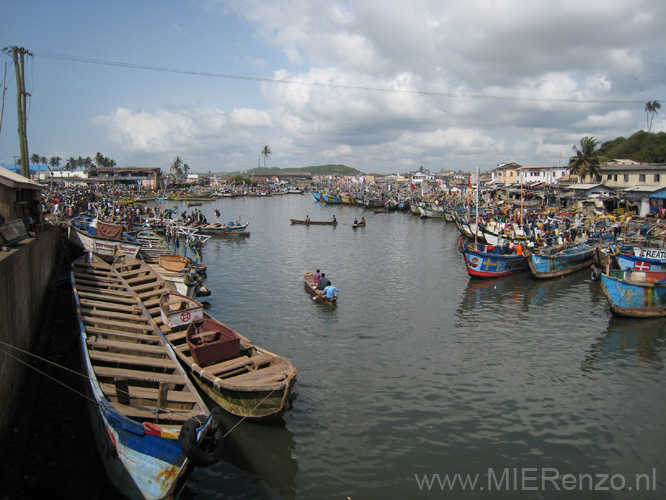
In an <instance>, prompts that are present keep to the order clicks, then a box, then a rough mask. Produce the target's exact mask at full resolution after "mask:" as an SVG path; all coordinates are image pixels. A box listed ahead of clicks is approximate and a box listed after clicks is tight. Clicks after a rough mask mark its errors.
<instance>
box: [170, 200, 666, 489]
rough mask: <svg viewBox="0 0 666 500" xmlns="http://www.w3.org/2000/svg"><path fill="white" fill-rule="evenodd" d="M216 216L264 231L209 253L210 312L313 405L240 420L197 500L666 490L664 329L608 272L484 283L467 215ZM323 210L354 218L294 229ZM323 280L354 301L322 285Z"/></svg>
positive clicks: (268, 204) (197, 478)
mask: <svg viewBox="0 0 666 500" xmlns="http://www.w3.org/2000/svg"><path fill="white" fill-rule="evenodd" d="M167 203H169V202H167ZM181 204H182V203H181ZM216 207H217V208H218V209H219V210H220V211H221V213H222V216H221V218H220V221H221V222H226V221H227V220H237V219H238V218H240V219H241V220H242V221H243V222H250V225H249V227H248V229H249V230H250V232H251V236H250V237H249V238H245V239H222V238H216V237H212V238H211V239H210V240H209V241H208V243H207V244H206V246H205V249H204V253H203V255H204V261H205V262H206V264H208V280H207V284H208V286H209V288H210V289H211V290H212V292H213V293H212V295H211V297H210V298H209V299H208V300H209V302H210V303H211V309H210V312H211V313H212V314H213V315H214V316H215V317H217V318H218V319H220V320H222V321H223V322H225V323H227V324H229V325H230V326H232V327H233V328H235V329H236V330H238V331H239V332H242V333H243V334H245V335H246V336H248V337H249V338H251V339H252V340H253V341H254V342H255V343H257V344H258V345H260V346H262V347H265V348H267V349H269V350H272V351H274V352H276V353H279V354H281V355H284V356H286V357H288V358H289V359H290V360H291V361H292V362H293V363H294V365H295V366H296V368H297V369H298V381H297V384H296V387H295V390H296V392H297V393H298V399H297V400H296V401H295V403H294V408H293V410H292V411H291V412H289V413H288V414H287V415H286V416H285V417H284V422H282V423H278V424H277V425H263V424H254V423H248V422H242V423H241V424H240V425H239V426H238V427H236V428H235V429H233V430H232V431H231V432H230V434H229V436H228V438H227V440H228V441H229V443H228V454H227V460H226V461H224V462H221V463H219V464H217V465H216V466H213V467H210V468H208V469H198V470H196V471H195V472H194V474H193V476H192V479H191V480H190V482H189V485H188V490H189V493H191V494H193V496H194V497H195V498H220V499H222V498H225V499H226V498H239V499H241V498H260V499H264V498H266V499H269V498H270V499H272V498H297V499H322V498H331V499H343V500H344V499H347V498H351V499H353V500H359V499H386V498H401V499H402V498H428V499H429V498H500V497H504V498H509V497H510V498H557V497H561V498H564V496H562V495H564V494H565V495H566V498H567V499H571V498H663V497H664V495H665V494H666V467H665V466H666V453H665V451H666V432H664V429H663V420H662V419H663V417H664V415H666V397H665V396H666V376H665V375H664V369H663V368H664V361H663V357H664V354H665V353H664V348H665V344H664V339H665V337H666V332H665V327H664V323H663V321H662V320H641V321H636V320H621V319H616V318H613V317H611V314H610V310H609V307H608V304H607V302H606V299H605V297H604V296H603V293H602V291H601V289H600V286H599V283H598V282H594V281H592V280H591V278H590V272H589V271H581V272H580V273H577V274H575V275H571V276H567V277H564V278H559V279H554V280H546V281H542V280H536V279H534V278H532V277H531V276H530V274H529V272H527V273H524V274H521V275H516V276H510V277H506V278H501V279H498V280H480V281H479V280H473V279H470V278H469V277H468V275H467V273H466V270H465V266H464V263H463V259H462V255H461V254H460V253H459V251H458V249H457V248H458V246H457V244H458V238H459V233H458V231H457V229H456V228H455V226H454V225H453V224H445V223H444V221H442V220H435V219H420V218H418V217H416V216H412V215H410V214H409V213H400V212H397V213H389V214H374V213H373V212H372V211H371V210H367V209H363V208H362V207H355V206H341V205H326V204H322V203H318V202H316V201H315V200H314V198H313V197H312V196H311V195H309V194H305V195H293V194H291V195H282V196H273V197H268V198H262V197H245V198H234V199H226V198H223V199H220V200H217V201H215V202H207V203H204V204H203V205H202V206H201V207H197V208H198V209H200V210H201V211H203V213H204V214H205V215H206V217H207V218H208V220H209V221H214V220H215V216H214V209H215V208H216ZM183 209H184V207H182V206H181V207H180V208H179V211H178V212H179V213H180V212H182V211H183ZM189 210H192V209H189ZM189 210H188V212H189ZM306 215H309V216H310V219H311V220H330V219H331V218H332V216H333V215H335V216H336V218H337V220H338V222H339V224H338V226H336V227H333V226H315V225H311V226H300V225H291V224H290V221H289V219H290V218H297V219H304V218H305V217H306ZM362 216H365V218H366V221H367V226H366V227H364V228H356V229H353V228H352V227H351V225H352V222H353V220H354V219H355V218H358V219H360V218H361V217H362ZM316 269H321V270H322V271H323V272H325V273H326V275H327V276H328V277H329V278H330V279H331V281H332V283H333V284H334V285H335V286H337V287H338V288H339V289H340V293H339V303H338V305H337V307H334V308H331V307H328V306H324V305H321V304H317V303H314V302H313V301H312V300H311V298H310V296H309V295H308V293H307V292H306V290H305V289H304V286H303V279H302V278H303V273H304V272H305V271H315V270H316ZM236 422H237V421H236V420H234V419H229V421H228V423H227V424H228V427H229V428H231V426H233V425H234V424H235V423H236ZM456 474H457V475H459V476H456ZM566 475H571V476H570V477H567V476H566ZM445 477H446V478H448V479H449V480H451V481H454V480H455V478H456V477H458V478H459V479H460V481H462V480H466V478H468V482H467V483H466V484H465V487H463V485H462V483H461V482H457V483H455V484H452V483H446V479H445ZM571 478H573V480H572V479H571ZM604 478H605V479H604ZM474 479H476V481H475V484H474V485H472V483H471V481H473V480H474ZM563 479H564V480H565V481H564V482H563ZM566 480H568V481H569V482H568V483H566ZM572 485H573V488H572V487H571V486H572ZM567 488H568V491H567Z"/></svg>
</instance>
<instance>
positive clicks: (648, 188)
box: [622, 185, 666, 193]
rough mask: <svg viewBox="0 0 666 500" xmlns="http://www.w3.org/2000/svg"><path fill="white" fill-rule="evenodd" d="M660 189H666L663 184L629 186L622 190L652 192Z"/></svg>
mask: <svg viewBox="0 0 666 500" xmlns="http://www.w3.org/2000/svg"><path fill="white" fill-rule="evenodd" d="M662 189H666V188H665V187H664V186H643V185H640V186H631V187H628V188H626V189H623V190H622V191H625V192H627V193H629V192H633V193H654V192H656V191H661V190H662Z"/></svg>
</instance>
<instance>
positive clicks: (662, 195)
mask: <svg viewBox="0 0 666 500" xmlns="http://www.w3.org/2000/svg"><path fill="white" fill-rule="evenodd" d="M648 198H657V199H659V200H666V189H664V190H663V191H659V192H658V193H652V194H651V195H650V196H648Z"/></svg>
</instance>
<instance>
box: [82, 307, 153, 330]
mask: <svg viewBox="0 0 666 500" xmlns="http://www.w3.org/2000/svg"><path fill="white" fill-rule="evenodd" d="M81 311H82V312H83V313H84V314H85V315H86V318H87V319H89V320H93V319H115V320H118V321H123V322H125V323H126V326H129V327H131V326H132V324H136V323H137V322H141V323H145V322H146V317H145V316H144V315H143V314H127V313H122V312H119V311H117V310H116V311H111V310H109V309H100V308H89V307H81Z"/></svg>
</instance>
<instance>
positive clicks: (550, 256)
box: [524, 242, 597, 278]
mask: <svg viewBox="0 0 666 500" xmlns="http://www.w3.org/2000/svg"><path fill="white" fill-rule="evenodd" d="M596 252H597V249H596V246H595V245H592V244H591V243H588V242H586V243H580V244H576V245H559V246H554V247H548V248H545V249H541V250H537V249H534V248H533V249H529V248H528V249H527V250H525V252H524V254H525V256H526V257H527V260H528V263H529V267H530V271H532V275H533V276H534V277H535V278H555V277H558V276H565V275H567V274H571V273H574V272H576V271H580V270H581V269H586V268H588V267H590V266H591V265H592V264H593V262H594V257H595V254H596Z"/></svg>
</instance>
